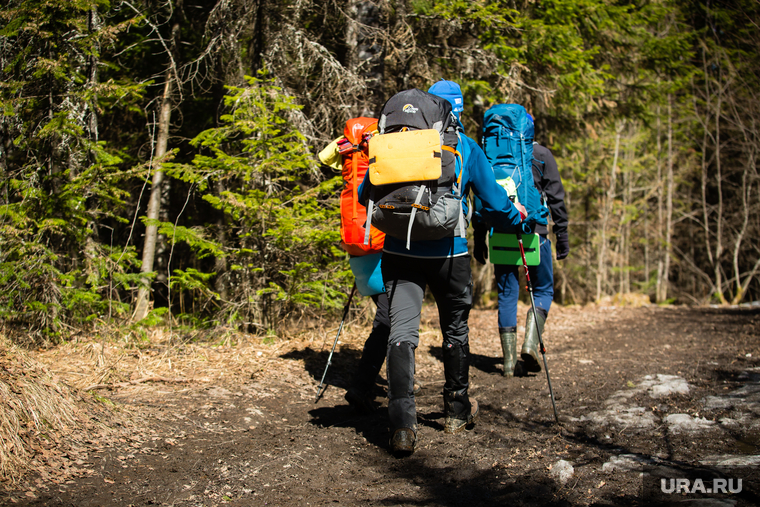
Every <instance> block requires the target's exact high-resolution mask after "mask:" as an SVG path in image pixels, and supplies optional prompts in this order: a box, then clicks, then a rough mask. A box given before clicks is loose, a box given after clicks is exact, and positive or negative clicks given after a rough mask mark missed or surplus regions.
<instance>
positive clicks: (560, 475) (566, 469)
mask: <svg viewBox="0 0 760 507" xmlns="http://www.w3.org/2000/svg"><path fill="white" fill-rule="evenodd" d="M574 472H575V469H574V468H573V465H572V464H571V463H570V462H569V461H565V460H564V459H561V460H559V461H558V462H556V463H554V464H553V465H552V467H551V475H552V477H554V479H555V480H557V481H559V483H560V484H562V485H565V484H566V483H567V481H569V480H570V478H571V477H572V476H573V473H574Z"/></svg>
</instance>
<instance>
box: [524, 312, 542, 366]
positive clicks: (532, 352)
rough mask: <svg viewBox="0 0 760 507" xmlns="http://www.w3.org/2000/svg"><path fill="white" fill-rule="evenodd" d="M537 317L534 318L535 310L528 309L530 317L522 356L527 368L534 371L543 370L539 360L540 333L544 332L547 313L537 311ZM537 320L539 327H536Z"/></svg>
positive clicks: (527, 322)
mask: <svg viewBox="0 0 760 507" xmlns="http://www.w3.org/2000/svg"><path fill="white" fill-rule="evenodd" d="M536 317H537V319H534V318H533V310H532V309H531V310H528V319H527V320H526V321H525V341H524V342H523V346H522V350H521V351H520V356H521V357H522V360H523V362H524V363H525V365H524V366H525V370H526V371H529V372H533V373H537V372H539V371H541V363H539V362H538V354H539V351H538V347H539V342H538V333H539V332H543V330H544V322H546V315H545V314H542V313H541V312H537V313H536ZM536 320H538V329H536Z"/></svg>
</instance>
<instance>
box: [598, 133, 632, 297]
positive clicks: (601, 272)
mask: <svg viewBox="0 0 760 507" xmlns="http://www.w3.org/2000/svg"><path fill="white" fill-rule="evenodd" d="M624 127H625V122H621V123H620V124H618V126H617V128H616V132H615V155H614V157H613V160H612V169H611V170H610V184H609V187H608V188H607V196H606V198H605V200H604V208H603V212H602V227H601V233H600V245H599V258H598V259H597V272H596V300H597V301H598V300H599V299H601V297H602V285H606V283H607V267H606V266H605V262H606V261H607V258H606V257H607V227H608V225H609V220H610V215H611V213H612V205H613V203H614V199H615V178H616V175H617V162H618V154H619V152H620V134H621V132H622V131H623V128H624Z"/></svg>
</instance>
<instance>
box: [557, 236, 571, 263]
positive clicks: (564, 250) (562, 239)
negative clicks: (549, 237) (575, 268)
mask: <svg viewBox="0 0 760 507" xmlns="http://www.w3.org/2000/svg"><path fill="white" fill-rule="evenodd" d="M556 236H557V260H558V261H559V260H562V259H564V258H565V257H567V254H569V253H570V240H569V239H568V237H567V233H566V232H560V233H559V234H557V235H556Z"/></svg>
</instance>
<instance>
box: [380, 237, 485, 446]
mask: <svg viewBox="0 0 760 507" xmlns="http://www.w3.org/2000/svg"><path fill="white" fill-rule="evenodd" d="M382 270H383V281H384V283H385V290H386V294H387V296H388V303H389V316H390V323H391V333H390V337H389V339H388V358H387V363H386V369H387V372H388V416H389V418H390V422H391V425H392V426H393V428H412V429H414V430H415V431H416V430H417V408H416V405H415V400H414V392H413V391H414V385H413V384H414V350H415V349H416V348H417V346H418V345H419V339H420V336H419V328H420V317H421V312H422V301H423V298H424V295H425V288H426V287H429V288H430V292H431V293H432V294H433V297H434V298H435V301H436V305H437V306H438V316H439V319H440V326H441V333H442V334H443V366H444V376H445V383H444V386H443V397H444V414H445V415H446V416H453V417H456V418H466V414H468V413H469V411H470V401H469V398H468V395H467V390H468V388H469V385H470V384H469V341H468V333H469V328H468V325H467V319H468V317H469V315H470V308H471V306H472V273H471V271H470V256H469V255H466V256H462V257H453V258H444V259H431V258H413V257H404V256H400V255H394V254H391V253H388V252H384V253H383V264H382Z"/></svg>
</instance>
